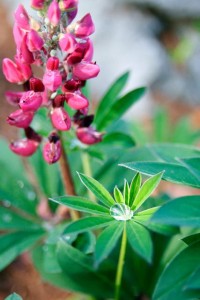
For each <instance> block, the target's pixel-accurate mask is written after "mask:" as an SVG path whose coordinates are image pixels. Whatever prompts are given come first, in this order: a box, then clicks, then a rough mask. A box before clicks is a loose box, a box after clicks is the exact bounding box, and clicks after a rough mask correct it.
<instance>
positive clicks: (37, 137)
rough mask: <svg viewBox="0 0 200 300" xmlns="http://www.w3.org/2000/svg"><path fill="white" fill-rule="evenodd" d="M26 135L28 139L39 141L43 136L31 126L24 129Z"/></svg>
mask: <svg viewBox="0 0 200 300" xmlns="http://www.w3.org/2000/svg"><path fill="white" fill-rule="evenodd" d="M24 132H25V135H26V137H27V139H29V140H33V141H36V142H38V143H40V142H41V140H42V138H41V136H40V135H39V134H37V133H36V132H35V131H34V130H33V129H32V128H31V127H27V128H25V129H24Z"/></svg>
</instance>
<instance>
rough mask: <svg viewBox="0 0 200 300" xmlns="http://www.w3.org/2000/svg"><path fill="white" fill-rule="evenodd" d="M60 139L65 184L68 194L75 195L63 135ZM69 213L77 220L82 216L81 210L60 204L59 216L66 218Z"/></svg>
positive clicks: (60, 161)
mask: <svg viewBox="0 0 200 300" xmlns="http://www.w3.org/2000/svg"><path fill="white" fill-rule="evenodd" d="M60 141H61V147H62V154H61V157H60V160H59V163H60V170H61V176H62V181H63V185H64V188H65V191H66V193H67V194H68V195H71V196H75V195H76V191H75V187H74V182H73V179H72V175H71V170H70V166H69V163H68V159H67V155H66V153H65V150H64V146H63V140H62V136H61V137H60ZM68 213H70V215H71V218H72V220H77V219H79V218H80V213H79V212H77V211H75V210H70V209H69V208H67V207H66V206H62V205H60V206H59V207H58V209H57V212H56V215H57V217H58V218H60V219H61V220H62V219H64V218H66V216H67V215H68Z"/></svg>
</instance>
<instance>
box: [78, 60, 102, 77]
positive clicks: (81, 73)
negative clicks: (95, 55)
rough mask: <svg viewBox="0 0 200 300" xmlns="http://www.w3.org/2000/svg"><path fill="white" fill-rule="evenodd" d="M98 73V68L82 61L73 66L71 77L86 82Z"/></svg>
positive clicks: (93, 64)
mask: <svg viewBox="0 0 200 300" xmlns="http://www.w3.org/2000/svg"><path fill="white" fill-rule="evenodd" d="M99 72H100V68H99V66H98V65H97V64H95V63H88V62H84V61H82V62H81V63H79V64H76V65H74V66H73V76H74V77H77V78H78V79H80V80H87V79H90V78H94V77H96V76H97V75H98V74H99Z"/></svg>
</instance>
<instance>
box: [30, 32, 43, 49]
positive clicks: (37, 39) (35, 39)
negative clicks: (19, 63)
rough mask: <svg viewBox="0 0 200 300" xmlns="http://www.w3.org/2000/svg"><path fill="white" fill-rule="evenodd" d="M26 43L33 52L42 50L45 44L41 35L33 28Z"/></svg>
mask: <svg viewBox="0 0 200 300" xmlns="http://www.w3.org/2000/svg"><path fill="white" fill-rule="evenodd" d="M26 43H27V47H28V49H29V50H30V51H31V52H34V51H39V50H41V49H42V47H43V45H44V41H43V39H42V38H41V36H40V35H39V34H38V33H37V31H35V30H33V29H31V30H30V31H29V32H28V34H27V40H26Z"/></svg>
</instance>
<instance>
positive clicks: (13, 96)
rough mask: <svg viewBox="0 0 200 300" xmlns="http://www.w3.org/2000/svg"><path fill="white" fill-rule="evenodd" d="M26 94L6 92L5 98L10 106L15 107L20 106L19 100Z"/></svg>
mask: <svg viewBox="0 0 200 300" xmlns="http://www.w3.org/2000/svg"><path fill="white" fill-rule="evenodd" d="M23 94H24V92H12V91H6V92H5V97H6V100H7V101H8V103H9V104H11V105H13V106H18V104H19V100H20V99H21V97H22V96H23Z"/></svg>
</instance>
